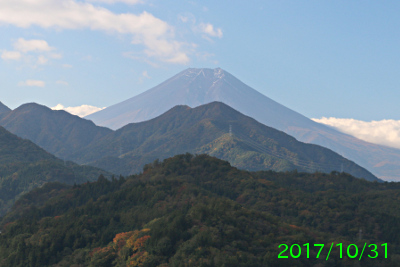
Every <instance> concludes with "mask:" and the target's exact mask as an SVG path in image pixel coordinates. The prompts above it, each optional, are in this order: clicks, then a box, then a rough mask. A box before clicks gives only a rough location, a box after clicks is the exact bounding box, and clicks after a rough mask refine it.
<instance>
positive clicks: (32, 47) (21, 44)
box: [0, 4, 54, 53]
mask: <svg viewBox="0 0 400 267" xmlns="http://www.w3.org/2000/svg"><path fill="white" fill-rule="evenodd" d="M0 6H1V4H0ZM0 14H1V11H0ZM0 20H1V18H0ZM14 48H15V49H16V50H18V51H21V52H23V53H27V52H30V51H35V52H42V51H51V50H54V47H50V46H49V44H48V43H47V42H46V41H45V40H25V39H23V38H19V39H18V40H17V41H16V42H15V43H14Z"/></svg>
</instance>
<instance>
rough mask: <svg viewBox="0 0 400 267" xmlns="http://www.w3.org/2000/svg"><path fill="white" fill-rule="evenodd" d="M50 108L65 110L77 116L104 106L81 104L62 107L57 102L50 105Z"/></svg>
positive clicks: (82, 115) (90, 112)
mask: <svg viewBox="0 0 400 267" xmlns="http://www.w3.org/2000/svg"><path fill="white" fill-rule="evenodd" d="M51 109H52V110H65V111H66V112H69V113H71V114H72V115H77V116H79V117H85V116H87V115H89V114H92V113H95V112H97V111H100V110H102V109H105V107H104V108H98V107H95V106H90V105H82V106H77V107H64V106H63V105H62V104H57V106H55V107H52V108H51Z"/></svg>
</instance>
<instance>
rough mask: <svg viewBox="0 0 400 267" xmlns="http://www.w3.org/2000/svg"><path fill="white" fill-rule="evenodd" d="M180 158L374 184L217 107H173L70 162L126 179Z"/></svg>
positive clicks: (344, 164) (346, 165)
mask: <svg viewBox="0 0 400 267" xmlns="http://www.w3.org/2000/svg"><path fill="white" fill-rule="evenodd" d="M229 129H231V132H233V134H229V131H230V130H229ZM185 152H192V153H207V154H211V155H215V156H217V157H219V158H221V159H225V160H229V161H230V162H231V163H232V164H233V165H234V166H238V167H241V168H243V169H246V170H265V169H272V170H276V171H287V170H293V169H298V170H299V171H308V172H314V171H322V172H331V171H340V170H341V169H342V168H343V169H344V170H345V171H346V172H348V173H351V174H353V175H355V176H357V177H363V178H365V179H367V180H376V177H375V176H373V175H372V174H371V173H369V172H368V171H366V170H365V169H363V168H361V167H360V166H358V165H356V164H355V163H354V162H351V161H349V160H347V159H345V158H343V157H341V156H339V155H338V154H336V153H334V152H333V151H331V150H329V149H326V148H323V147H320V146H317V145H311V144H304V143H301V142H299V141H297V140H296V139H295V138H293V137H291V136H289V135H287V134H285V133H283V132H281V131H278V130H275V129H273V128H271V127H268V126H265V125H263V124H261V123H259V122H257V121H256V120H254V119H252V118H250V117H247V116H245V115H243V114H241V113H240V112H238V111H236V110H234V109H232V108H231V107H229V106H227V105H225V104H223V103H221V102H212V103H210V104H206V105H202V106H199V107H197V108H193V109H191V108H189V107H188V106H176V107H174V108H172V109H171V110H169V111H168V112H166V113H165V114H163V115H161V116H159V117H157V118H155V119H152V120H150V121H146V122H142V123H133V124H129V125H127V126H125V127H123V128H121V129H119V130H117V131H115V132H113V133H111V134H109V135H107V136H105V137H104V138H102V139H100V140H98V141H96V142H93V143H92V144H91V145H89V146H88V147H86V148H84V149H82V150H81V151H79V152H77V153H76V154H74V155H72V159H74V160H76V161H77V162H81V163H86V164H88V163H90V164H91V165H93V166H98V167H99V166H102V167H103V168H105V169H106V170H109V171H111V172H114V173H118V170H119V171H120V173H122V174H127V173H135V172H138V171H140V170H141V169H142V166H143V165H144V164H145V163H146V162H151V161H153V160H155V159H157V158H159V159H163V158H167V157H170V156H173V155H176V154H180V153H185Z"/></svg>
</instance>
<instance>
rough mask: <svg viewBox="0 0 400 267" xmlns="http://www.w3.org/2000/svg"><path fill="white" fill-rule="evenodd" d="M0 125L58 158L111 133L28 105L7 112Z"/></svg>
mask: <svg viewBox="0 0 400 267" xmlns="http://www.w3.org/2000/svg"><path fill="white" fill-rule="evenodd" d="M0 125H1V126H3V127H4V128H6V129H7V130H8V131H10V132H12V133H13V134H16V135H18V136H19V137H22V138H26V139H29V140H31V141H32V142H34V143H35V144H37V145H39V146H40V147H42V148H44V149H45V150H46V151H48V152H50V153H52V154H54V155H56V156H57V157H60V158H68V155H69V154H71V153H73V152H74V151H76V150H77V149H79V148H82V147H85V146H87V145H88V144H90V143H91V142H93V141H96V140H97V139H99V138H101V137H103V136H105V135H107V134H108V133H110V132H112V131H111V130H110V129H108V128H105V127H98V126H96V125H95V124H94V123H93V122H91V121H89V120H84V119H81V118H79V117H78V116H74V115H71V114H70V113H68V112H66V111H63V110H51V109H49V108H48V107H45V106H42V105H39V104H36V103H29V104H24V105H21V106H20V107H18V108H16V109H14V110H13V111H11V112H9V113H7V115H6V116H4V117H3V118H2V119H1V118H0Z"/></svg>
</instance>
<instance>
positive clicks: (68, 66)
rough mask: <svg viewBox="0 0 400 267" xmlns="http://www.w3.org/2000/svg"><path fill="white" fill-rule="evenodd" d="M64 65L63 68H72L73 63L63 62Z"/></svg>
mask: <svg viewBox="0 0 400 267" xmlns="http://www.w3.org/2000/svg"><path fill="white" fill-rule="evenodd" d="M62 66H63V68H66V69H70V68H72V65H70V64H63V65H62Z"/></svg>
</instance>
